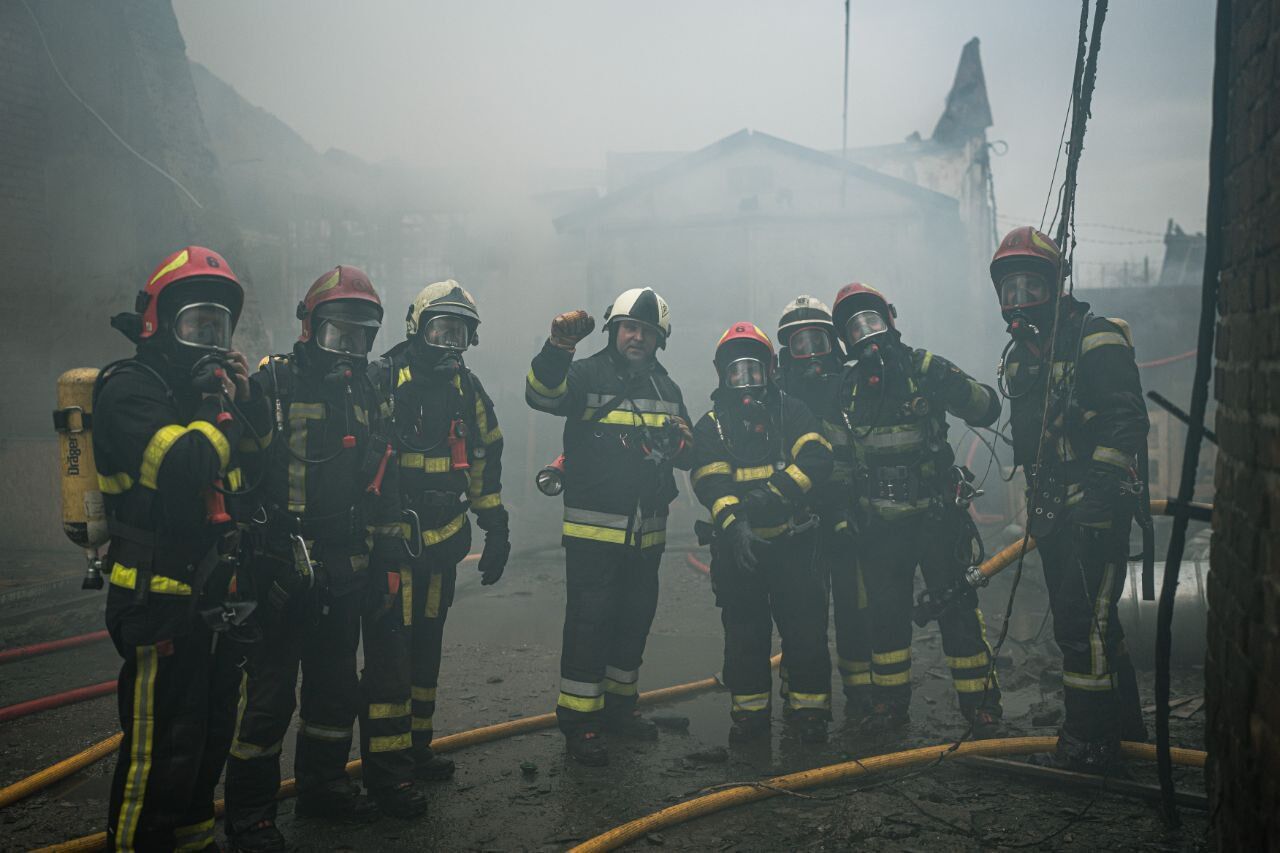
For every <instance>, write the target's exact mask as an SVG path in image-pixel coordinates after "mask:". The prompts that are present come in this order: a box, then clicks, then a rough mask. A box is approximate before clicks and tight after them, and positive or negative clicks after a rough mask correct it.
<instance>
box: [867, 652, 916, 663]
mask: <svg viewBox="0 0 1280 853" xmlns="http://www.w3.org/2000/svg"><path fill="white" fill-rule="evenodd" d="M909 660H911V649H898V650H897V651H892V652H872V653H871V662H872V663H873V664H877V665H879V666H888V665H889V664H895V663H906V662H907V661H909Z"/></svg>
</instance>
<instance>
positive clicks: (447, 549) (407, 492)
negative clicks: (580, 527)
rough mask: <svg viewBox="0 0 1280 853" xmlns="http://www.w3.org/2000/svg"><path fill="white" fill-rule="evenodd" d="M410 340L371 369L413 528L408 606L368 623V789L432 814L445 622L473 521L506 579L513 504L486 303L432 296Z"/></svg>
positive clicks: (441, 766) (453, 288)
mask: <svg viewBox="0 0 1280 853" xmlns="http://www.w3.org/2000/svg"><path fill="white" fill-rule="evenodd" d="M405 325H406V339H405V340H404V341H403V342H401V343H400V344H397V345H396V346H395V347H393V348H392V349H391V350H390V351H389V352H388V353H387V354H386V355H385V356H384V357H383V358H382V359H381V361H379V362H378V363H377V364H375V365H373V366H372V368H371V374H372V376H373V377H374V381H375V382H376V383H377V384H378V386H379V387H380V388H381V389H382V394H383V396H384V397H385V398H386V399H387V400H388V401H389V410H390V418H391V434H392V441H393V444H394V446H395V450H396V464H397V467H398V474H399V479H400V502H401V510H402V513H403V518H404V519H405V520H404V521H403V522H402V523H401V525H400V529H401V531H402V537H403V542H402V550H401V555H400V566H401V568H400V587H399V597H398V599H397V601H396V603H395V604H394V606H393V608H392V610H391V611H390V612H388V613H386V614H385V615H384V616H383V617H382V618H380V619H367V620H366V622H365V629H364V638H365V669H364V676H363V679H362V681H361V689H362V691H363V693H364V708H363V712H362V715H361V718H360V747H361V753H362V754H363V756H364V780H365V784H366V786H368V788H369V790H370V791H371V792H372V793H373V795H374V798H375V799H376V800H378V804H379V806H380V807H382V808H383V810H384V811H390V812H391V813H392V814H395V815H398V816H404V817H409V816H412V815H414V814H421V813H422V812H423V811H425V810H426V805H427V802H426V797H425V795H424V794H423V793H422V792H421V790H420V789H419V788H417V787H416V786H415V784H414V782H415V779H416V780H423V781H434V780H442V779H447V778H449V777H450V776H452V775H453V772H454V764H453V761H451V760H450V759H448V758H445V757H444V756H441V755H436V754H435V753H434V752H433V751H432V749H431V739H432V735H433V732H434V728H433V722H432V718H433V715H434V713H435V707H436V682H437V679H438V678H439V675H440V653H441V650H442V644H443V638H444V624H445V619H446V618H447V616H448V614H449V607H450V605H452V604H453V593H454V585H455V583H456V581H457V567H458V563H459V562H460V561H461V560H462V558H463V557H465V556H466V555H467V553H468V552H469V551H470V550H471V524H470V522H469V521H468V517H467V510H468V509H470V511H471V513H472V514H474V515H475V517H476V523H477V524H479V526H480V529H481V530H483V531H484V534H485V537H484V550H483V552H482V553H481V556H480V563H479V570H480V577H481V580H480V583H481V584H482V585H485V586H488V585H490V584H494V583H497V582H498V580H499V578H501V577H502V573H503V570H504V569H505V568H506V565H507V558H508V557H509V556H510V554H511V542H510V535H509V525H508V519H507V510H506V507H504V506H503V503H502V494H501V492H502V430H501V429H499V427H498V418H497V415H496V414H495V412H494V408H493V401H492V400H490V399H489V395H488V394H487V393H485V390H484V386H483V385H481V383H480V378H479V377H478V376H476V375H475V374H474V373H472V372H471V371H470V370H469V369H467V366H466V363H465V362H464V360H463V353H464V352H465V351H466V349H467V348H468V347H471V346H474V345H475V344H477V343H479V335H478V334H477V331H476V329H477V327H478V326H479V325H480V313H479V309H478V308H477V306H476V301H475V299H473V298H472V297H471V294H469V293H468V292H467V291H466V290H464V289H463V288H462V287H461V286H459V285H458V283H457V282H456V281H453V280H449V281H441V282H436V283H435V284H430V285H428V286H427V287H425V288H423V290H422V292H421V293H419V294H418V296H417V298H416V299H414V300H413V304H412V305H410V306H409V312H408V315H407V317H406V324H405Z"/></svg>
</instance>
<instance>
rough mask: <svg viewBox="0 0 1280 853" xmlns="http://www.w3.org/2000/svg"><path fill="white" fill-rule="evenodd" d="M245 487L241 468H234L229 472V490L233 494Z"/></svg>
mask: <svg viewBox="0 0 1280 853" xmlns="http://www.w3.org/2000/svg"><path fill="white" fill-rule="evenodd" d="M243 485H244V472H243V471H241V470H240V469H239V468H232V469H231V470H230V471H228V472H227V488H228V489H230V490H231V491H233V492H238V491H240V487H241V486H243Z"/></svg>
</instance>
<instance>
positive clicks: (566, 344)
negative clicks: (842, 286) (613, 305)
mask: <svg viewBox="0 0 1280 853" xmlns="http://www.w3.org/2000/svg"><path fill="white" fill-rule="evenodd" d="M595 327H596V321H595V318H594V317H592V316H591V315H590V314H588V313H587V312H586V311H583V310H581V309H579V310H577V311H566V312H565V313H563V314H557V315H556V318H555V319H554V320H552V321H551V345H552V346H555V347H559V348H560V349H563V350H569V351H571V352H572V351H573V349H574V348H575V347H577V345H578V341H580V340H582V339H583V338H585V337H586V336H587V335H589V334H591V332H592V330H593V329H595Z"/></svg>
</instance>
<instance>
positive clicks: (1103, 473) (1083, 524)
mask: <svg viewBox="0 0 1280 853" xmlns="http://www.w3.org/2000/svg"><path fill="white" fill-rule="evenodd" d="M1083 485H1084V497H1083V498H1081V500H1080V502H1079V503H1078V504H1076V505H1075V506H1073V507H1072V508H1071V515H1070V517H1071V523H1072V524H1074V525H1075V526H1076V527H1077V528H1080V529H1082V530H1084V531H1085V532H1090V533H1093V534H1095V535H1099V534H1103V533H1106V532H1108V531H1110V529H1111V526H1112V519H1113V518H1114V517H1115V516H1116V514H1117V509H1118V508H1119V504H1120V501H1121V498H1122V497H1123V494H1124V489H1123V487H1122V485H1121V479H1120V476H1119V472H1117V471H1116V470H1115V469H1114V468H1112V467H1111V466H1106V467H1102V466H1093V467H1091V468H1090V470H1089V472H1088V473H1087V474H1086V475H1085V480H1084V484H1083Z"/></svg>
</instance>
